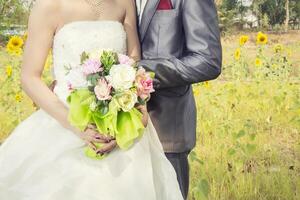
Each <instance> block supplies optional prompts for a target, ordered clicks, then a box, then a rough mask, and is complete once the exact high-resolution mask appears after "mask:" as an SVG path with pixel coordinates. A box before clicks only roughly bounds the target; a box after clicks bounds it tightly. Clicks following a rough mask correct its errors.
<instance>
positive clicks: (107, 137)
mask: <svg viewBox="0 0 300 200" xmlns="http://www.w3.org/2000/svg"><path fill="white" fill-rule="evenodd" d="M93 138H95V139H99V140H105V141H106V142H110V141H111V140H112V139H113V137H112V136H110V135H104V134H101V133H98V132H94V133H93Z"/></svg>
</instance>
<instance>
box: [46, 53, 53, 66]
mask: <svg viewBox="0 0 300 200" xmlns="http://www.w3.org/2000/svg"><path fill="white" fill-rule="evenodd" d="M51 66H52V53H51V51H50V52H49V54H48V56H47V60H46V62H45V68H46V69H50V67H51Z"/></svg>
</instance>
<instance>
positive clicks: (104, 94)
mask: <svg viewBox="0 0 300 200" xmlns="http://www.w3.org/2000/svg"><path fill="white" fill-rule="evenodd" d="M111 88H112V86H111V85H110V84H109V83H107V81H106V80H105V79H104V78H101V79H99V80H98V83H97V85H96V87H95V88H94V92H95V94H96V96H97V99H98V100H102V101H103V100H110V99H111V98H112V96H111V95H110V92H111Z"/></svg>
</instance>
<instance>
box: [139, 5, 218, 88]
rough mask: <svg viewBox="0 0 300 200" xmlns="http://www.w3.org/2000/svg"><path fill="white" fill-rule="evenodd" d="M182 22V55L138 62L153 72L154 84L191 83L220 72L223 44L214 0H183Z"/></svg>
mask: <svg viewBox="0 0 300 200" xmlns="http://www.w3.org/2000/svg"><path fill="white" fill-rule="evenodd" d="M182 22H183V28H184V33H185V44H186V49H185V53H184V55H183V57H181V58H176V57H171V58H169V59H163V58H158V59H144V60H141V61H140V63H139V64H140V65H141V66H143V67H144V68H145V69H146V70H147V71H153V72H155V79H154V88H156V89H163V88H170V87H178V86H184V85H190V84H193V83H198V82H203V81H208V80H212V79H215V78H217V77H218V76H219V75H220V74H221V65H222V47H221V42H220V31H219V26H218V16H217V11H216V7H215V3H214V1H213V0H201V1H199V0H185V1H184V3H183V12H182Z"/></svg>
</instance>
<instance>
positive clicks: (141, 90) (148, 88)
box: [135, 68, 154, 100]
mask: <svg viewBox="0 0 300 200" xmlns="http://www.w3.org/2000/svg"><path fill="white" fill-rule="evenodd" d="M135 82H136V86H137V94H138V96H139V97H140V98H141V99H142V100H145V99H147V98H148V97H149V96H150V93H152V92H154V88H153V80H152V78H151V77H150V75H149V74H148V73H147V72H146V71H145V69H144V68H139V70H138V71H137V76H136V79H135Z"/></svg>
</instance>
